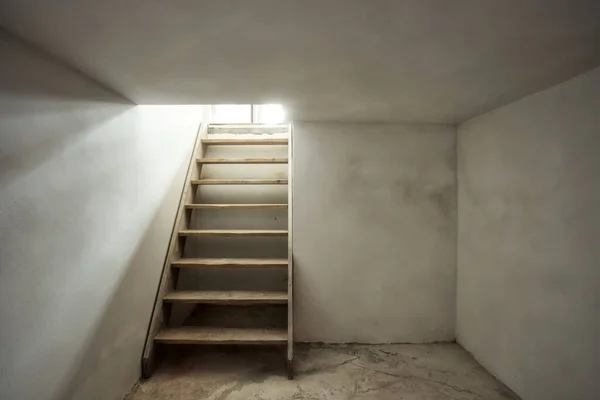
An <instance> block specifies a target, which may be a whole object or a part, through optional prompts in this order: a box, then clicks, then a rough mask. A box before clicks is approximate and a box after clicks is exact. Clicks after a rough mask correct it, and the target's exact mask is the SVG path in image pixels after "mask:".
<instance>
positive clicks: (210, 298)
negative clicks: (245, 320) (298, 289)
mask: <svg viewBox="0 0 600 400" xmlns="http://www.w3.org/2000/svg"><path fill="white" fill-rule="evenodd" d="M287 298H288V296H287V292H256V291H248V290H229V291H220V290H218V291H217V290H210V291H192V290H185V291H184V290H177V291H174V292H171V293H169V294H167V295H166V296H165V297H164V298H163V301H165V302H167V303H194V304H232V305H252V304H286V303H287Z"/></svg>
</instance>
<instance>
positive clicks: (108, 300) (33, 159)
mask: <svg viewBox="0 0 600 400" xmlns="http://www.w3.org/2000/svg"><path fill="white" fill-rule="evenodd" d="M0 57H1V58H2V60H3V62H2V63H0V232H1V233H0V320H2V321H3V323H2V324H0V398H2V399H3V400H13V399H14V400H17V399H26V398H27V399H40V400H42V399H44V400H45V399H48V400H51V399H69V398H73V399H80V398H86V399H105V398H119V397H122V396H123V395H124V394H125V393H126V392H127V391H128V390H129V389H130V388H131V386H132V385H133V384H134V383H135V381H136V380H137V378H138V377H139V368H140V366H139V364H140V357H141V352H142V347H143V342H144V337H145V334H146V329H147V325H148V319H149V316H150V311H151V309H152V306H153V300H154V296H155V293H156V285H157V282H158V279H159V275H160V270H161V268H162V264H163V261H164V255H165V251H166V247H167V245H168V238H169V236H170V231H171V227H172V224H173V217H174V214H175V211H176V206H177V201H178V199H179V194H180V191H181V186H182V182H183V175H184V174H185V169H186V167H187V162H188V161H189V157H188V156H189V152H190V151H191V147H192V144H193V141H194V138H195V135H196V132H197V129H198V125H199V123H200V120H201V111H200V109H199V107H196V108H189V107H188V108H176V107H165V106H156V107H154V108H152V107H143V106H137V107H136V106H134V105H132V104H131V103H130V102H129V101H127V100H126V99H124V98H123V97H121V96H118V95H116V94H114V93H112V92H110V91H108V90H106V89H105V88H103V87H101V86H99V85H97V84H96V83H95V82H93V81H91V80H89V79H87V78H86V77H84V76H82V75H80V74H78V73H77V72H74V71H72V70H69V69H68V68H66V67H65V66H63V65H62V64H60V63H57V62H55V61H53V60H52V59H50V58H47V57H45V56H44V55H43V54H41V53H39V52H37V50H36V49H32V48H30V47H28V46H27V45H26V44H24V43H22V42H20V41H19V40H18V39H16V38H14V37H12V36H10V35H8V34H7V33H6V32H2V31H0ZM182 171H183V172H182ZM173 193H174V194H175V196H174V197H175V199H173ZM165 227H166V229H165Z"/></svg>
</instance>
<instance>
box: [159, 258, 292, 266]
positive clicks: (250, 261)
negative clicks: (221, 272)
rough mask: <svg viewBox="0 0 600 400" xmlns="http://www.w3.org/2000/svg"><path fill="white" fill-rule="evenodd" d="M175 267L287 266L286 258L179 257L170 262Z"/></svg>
mask: <svg viewBox="0 0 600 400" xmlns="http://www.w3.org/2000/svg"><path fill="white" fill-rule="evenodd" d="M171 266H172V267H175V268H204V267H217V268H218V267H221V268H223V267H232V268H280V267H287V266H288V260H287V258H180V259H178V260H175V261H173V262H172V263H171Z"/></svg>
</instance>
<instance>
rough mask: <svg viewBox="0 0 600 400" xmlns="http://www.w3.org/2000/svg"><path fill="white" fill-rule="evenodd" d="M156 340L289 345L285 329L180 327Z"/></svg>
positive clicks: (157, 336)
mask: <svg viewBox="0 0 600 400" xmlns="http://www.w3.org/2000/svg"><path fill="white" fill-rule="evenodd" d="M154 340H155V341H156V342H158V343H168V344H240V345H242V344H243V345H249V344H252V345H272V344H287V340H288V335H287V331H286V330H285V329H275V328H267V329H257V328H215V327H203V326H178V327H173V328H167V329H165V330H163V331H161V332H159V333H158V334H157V335H156V336H155V337H154Z"/></svg>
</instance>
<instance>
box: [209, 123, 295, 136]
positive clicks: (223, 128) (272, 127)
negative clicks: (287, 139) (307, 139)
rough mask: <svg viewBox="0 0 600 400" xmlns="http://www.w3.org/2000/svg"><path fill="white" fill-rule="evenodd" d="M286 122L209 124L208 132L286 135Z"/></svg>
mask: <svg viewBox="0 0 600 400" xmlns="http://www.w3.org/2000/svg"><path fill="white" fill-rule="evenodd" d="M289 129H290V126H289V125H288V124H209V125H208V134H209V135H212V134H234V135H239V134H255V135H256V134H267V135H278V136H279V135H287V134H289Z"/></svg>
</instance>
